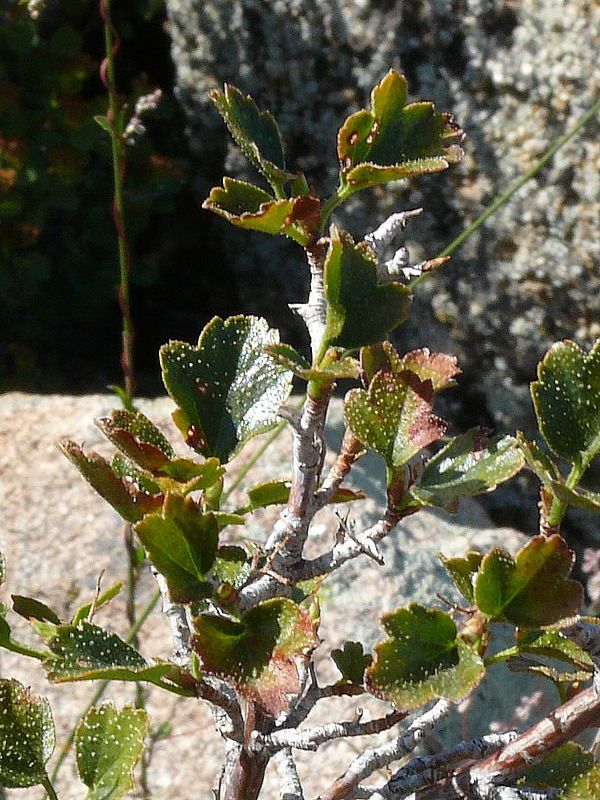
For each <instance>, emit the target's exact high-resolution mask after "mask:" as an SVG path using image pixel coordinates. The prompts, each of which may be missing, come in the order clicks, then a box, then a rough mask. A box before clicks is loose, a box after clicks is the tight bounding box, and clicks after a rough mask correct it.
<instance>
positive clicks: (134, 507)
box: [59, 440, 163, 522]
mask: <svg viewBox="0 0 600 800" xmlns="http://www.w3.org/2000/svg"><path fill="white" fill-rule="evenodd" d="M59 446H60V449H61V450H62V451H63V453H64V454H65V455H66V456H67V458H68V459H69V460H70V461H72V462H73V464H75V466H76V467H77V469H78V470H79V471H80V472H81V474H82V475H83V477H84V478H85V479H86V481H87V482H88V483H89V484H90V486H91V487H92V489H94V490H95V491H96V492H98V494H99V495H100V496H101V497H103V498H104V499H105V500H106V501H107V502H108V503H110V505H111V506H112V507H113V508H114V509H115V511H116V512H117V513H118V514H120V515H121V516H122V517H123V519H125V520H127V521H128V522H136V521H137V520H139V519H141V518H142V517H143V516H144V514H149V513H151V512H152V511H156V509H157V508H160V506H161V505H162V502H163V496H162V495H151V494H148V493H146V492H144V491H143V490H142V489H141V488H140V487H137V486H136V485H135V484H134V483H133V482H131V481H129V480H127V479H126V478H121V477H119V476H118V475H117V474H116V473H115V471H114V470H113V469H112V467H111V465H110V464H109V463H108V462H107V461H106V459H104V458H103V457H102V456H101V455H99V454H98V453H95V452H93V451H90V452H89V453H84V452H83V450H82V449H81V447H80V446H79V445H78V444H76V443H75V442H71V441H68V440H65V441H63V442H61V443H60V445H59Z"/></svg>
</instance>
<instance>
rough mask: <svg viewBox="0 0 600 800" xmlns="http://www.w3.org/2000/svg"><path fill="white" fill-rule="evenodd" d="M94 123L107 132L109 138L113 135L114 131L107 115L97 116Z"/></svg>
mask: <svg viewBox="0 0 600 800" xmlns="http://www.w3.org/2000/svg"><path fill="white" fill-rule="evenodd" d="M94 122H96V123H97V124H98V125H99V126H100V127H101V128H102V130H103V131H106V133H108V135H109V136H112V135H113V129H112V128H111V126H110V122H109V121H108V117H107V116H106V115H105V114H95V115H94Z"/></svg>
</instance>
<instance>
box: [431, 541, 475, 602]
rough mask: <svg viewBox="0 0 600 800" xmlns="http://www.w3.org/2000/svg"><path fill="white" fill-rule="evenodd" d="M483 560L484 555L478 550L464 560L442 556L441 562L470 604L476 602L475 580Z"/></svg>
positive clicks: (472, 551)
mask: <svg viewBox="0 0 600 800" xmlns="http://www.w3.org/2000/svg"><path fill="white" fill-rule="evenodd" d="M482 559H483V553H479V552H478V551H477V550H471V551H470V552H469V553H467V555H466V556H465V557H464V558H461V557H460V556H457V557H455V558H446V557H445V556H443V555H442V554H440V561H441V562H442V564H443V565H444V567H445V568H446V570H447V572H448V574H449V575H450V577H451V578H452V580H453V581H454V585H455V586H456V588H457V589H458V591H459V592H460V593H461V594H462V596H463V597H465V598H466V599H467V600H468V601H469V603H473V602H474V600H475V598H474V595H473V578H474V576H475V574H476V572H477V570H478V569H479V566H480V564H481V560H482Z"/></svg>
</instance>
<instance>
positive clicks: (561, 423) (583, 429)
mask: <svg viewBox="0 0 600 800" xmlns="http://www.w3.org/2000/svg"><path fill="white" fill-rule="evenodd" d="M531 395H532V398H533V405H534V408H535V413H536V415H537V419H538V424H539V426H540V431H541V432H542V435H543V437H544V439H545V440H546V443H547V444H548V447H549V448H550V449H551V450H552V452H553V453H554V454H555V455H557V456H558V457H559V458H564V459H565V460H566V461H569V462H570V463H571V464H582V465H583V466H584V467H587V465H588V464H589V463H590V461H591V460H592V459H593V458H594V457H595V456H596V455H597V454H598V452H600V339H599V340H598V341H597V342H596V343H595V344H594V346H593V347H592V349H591V350H590V352H589V353H584V352H583V350H581V348H579V347H578V346H577V345H576V344H575V342H571V341H568V340H567V341H564V342H557V343H556V344H554V345H552V347H551V348H550V350H549V351H548V352H547V353H546V355H545V356H544V358H543V360H542V361H541V363H540V364H539V365H538V380H537V381H535V382H534V383H532V384H531Z"/></svg>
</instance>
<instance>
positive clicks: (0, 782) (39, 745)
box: [0, 679, 55, 789]
mask: <svg viewBox="0 0 600 800" xmlns="http://www.w3.org/2000/svg"><path fill="white" fill-rule="evenodd" d="M54 744H55V733H54V721H53V719H52V712H51V710H50V703H49V702H48V701H47V700H46V698H45V697H36V696H35V695H33V694H31V693H30V691H29V689H26V688H25V687H24V686H23V685H22V684H20V683H19V682H18V681H15V680H3V679H0V786H6V787H7V788H9V789H22V788H26V787H28V786H37V784H39V783H43V782H44V781H45V780H47V775H46V763H47V761H48V759H49V758H50V756H51V755H52V751H53V750H54Z"/></svg>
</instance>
